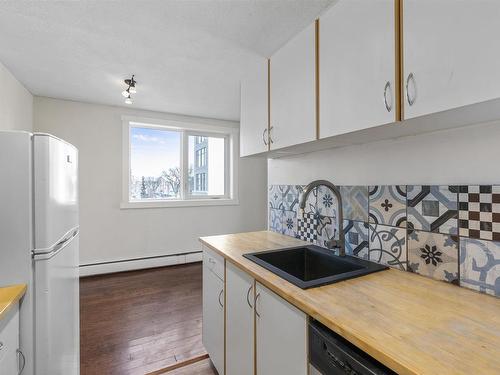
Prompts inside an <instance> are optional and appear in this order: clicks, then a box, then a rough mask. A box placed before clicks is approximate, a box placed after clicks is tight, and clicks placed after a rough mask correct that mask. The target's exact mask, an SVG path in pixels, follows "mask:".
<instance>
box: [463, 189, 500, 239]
mask: <svg viewBox="0 0 500 375" xmlns="http://www.w3.org/2000/svg"><path fill="white" fill-rule="evenodd" d="M458 209H459V212H458V226H459V233H460V236H461V237H469V238H477V239H483V240H493V241H500V186H495V185H493V186H492V185H473V186H460V187H459V194H458Z"/></svg>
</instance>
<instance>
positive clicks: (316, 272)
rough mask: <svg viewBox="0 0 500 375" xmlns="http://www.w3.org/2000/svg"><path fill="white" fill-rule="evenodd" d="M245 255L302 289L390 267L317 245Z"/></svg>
mask: <svg viewBox="0 0 500 375" xmlns="http://www.w3.org/2000/svg"><path fill="white" fill-rule="evenodd" d="M243 256H244V257H245V258H248V259H250V260H251V261H253V262H255V263H257V264H258V265H260V266H262V267H264V268H265V269H267V270H269V271H271V272H273V273H275V274H276V275H278V276H280V277H281V278H283V279H285V280H287V281H289V282H291V283H292V284H295V285H297V286H298V287H300V288H302V289H308V288H314V287H318V286H321V285H326V284H331V283H336V282H338V281H342V280H347V279H352V278H354V277H359V276H364V275H367V274H369V273H373V272H377V271H382V270H385V269H387V268H388V267H386V266H384V265H382V264H377V263H373V262H369V261H367V260H363V259H359V258H356V257H352V256H349V255H346V256H345V257H340V256H338V255H335V254H334V252H333V251H332V250H327V249H323V248H321V247H319V246H314V245H310V246H302V247H293V248H287V249H279V250H270V251H264V252H257V253H250V254H244V255H243Z"/></svg>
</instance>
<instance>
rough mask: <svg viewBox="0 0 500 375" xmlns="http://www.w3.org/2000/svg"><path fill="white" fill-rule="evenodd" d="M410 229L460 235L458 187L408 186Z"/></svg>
mask: <svg viewBox="0 0 500 375" xmlns="http://www.w3.org/2000/svg"><path fill="white" fill-rule="evenodd" d="M407 199H408V200H407V202H408V228H413V229H418V230H425V231H428V232H435V233H444V234H457V233H458V221H457V218H458V186H448V185H446V186H430V185H409V186H407Z"/></svg>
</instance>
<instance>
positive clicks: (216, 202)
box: [120, 199, 240, 209]
mask: <svg viewBox="0 0 500 375" xmlns="http://www.w3.org/2000/svg"><path fill="white" fill-rule="evenodd" d="M239 204H240V202H239V200H238V199H189V200H171V201H155V202H122V203H121V204H120V209H130V208H174V207H202V206H237V205H239Z"/></svg>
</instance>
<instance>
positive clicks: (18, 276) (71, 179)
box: [0, 132, 80, 375]
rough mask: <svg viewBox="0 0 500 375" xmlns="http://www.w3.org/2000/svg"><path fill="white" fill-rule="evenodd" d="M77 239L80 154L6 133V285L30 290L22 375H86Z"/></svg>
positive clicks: (0, 175) (0, 145) (2, 219)
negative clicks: (81, 344)
mask: <svg viewBox="0 0 500 375" xmlns="http://www.w3.org/2000/svg"><path fill="white" fill-rule="evenodd" d="M78 238H79V226H78V150H77V149H76V148H75V147H74V146H72V145H71V144H69V143H67V142H65V141H63V140H61V139H58V138H56V137H54V136H51V135H49V134H41V133H34V134H32V133H26V132H0V285H10V284H16V283H26V284H28V291H27V293H26V296H25V297H24V298H23V300H22V301H21V310H20V350H21V351H22V353H23V354H24V357H25V361H26V363H25V366H24V370H23V371H22V374H23V375H63V374H64V375H75V374H76V375H77V374H79V367H80V364H79V362H80V358H79V357H80V355H79V341H80V340H79V337H80V335H79V332H80V322H79V286H78V285H79V279H78V278H79V275H78V264H79V253H78ZM20 362H22V361H20ZM21 365H22V363H21ZM0 374H3V373H2V371H1V369H0ZM7 375H10V374H7Z"/></svg>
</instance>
